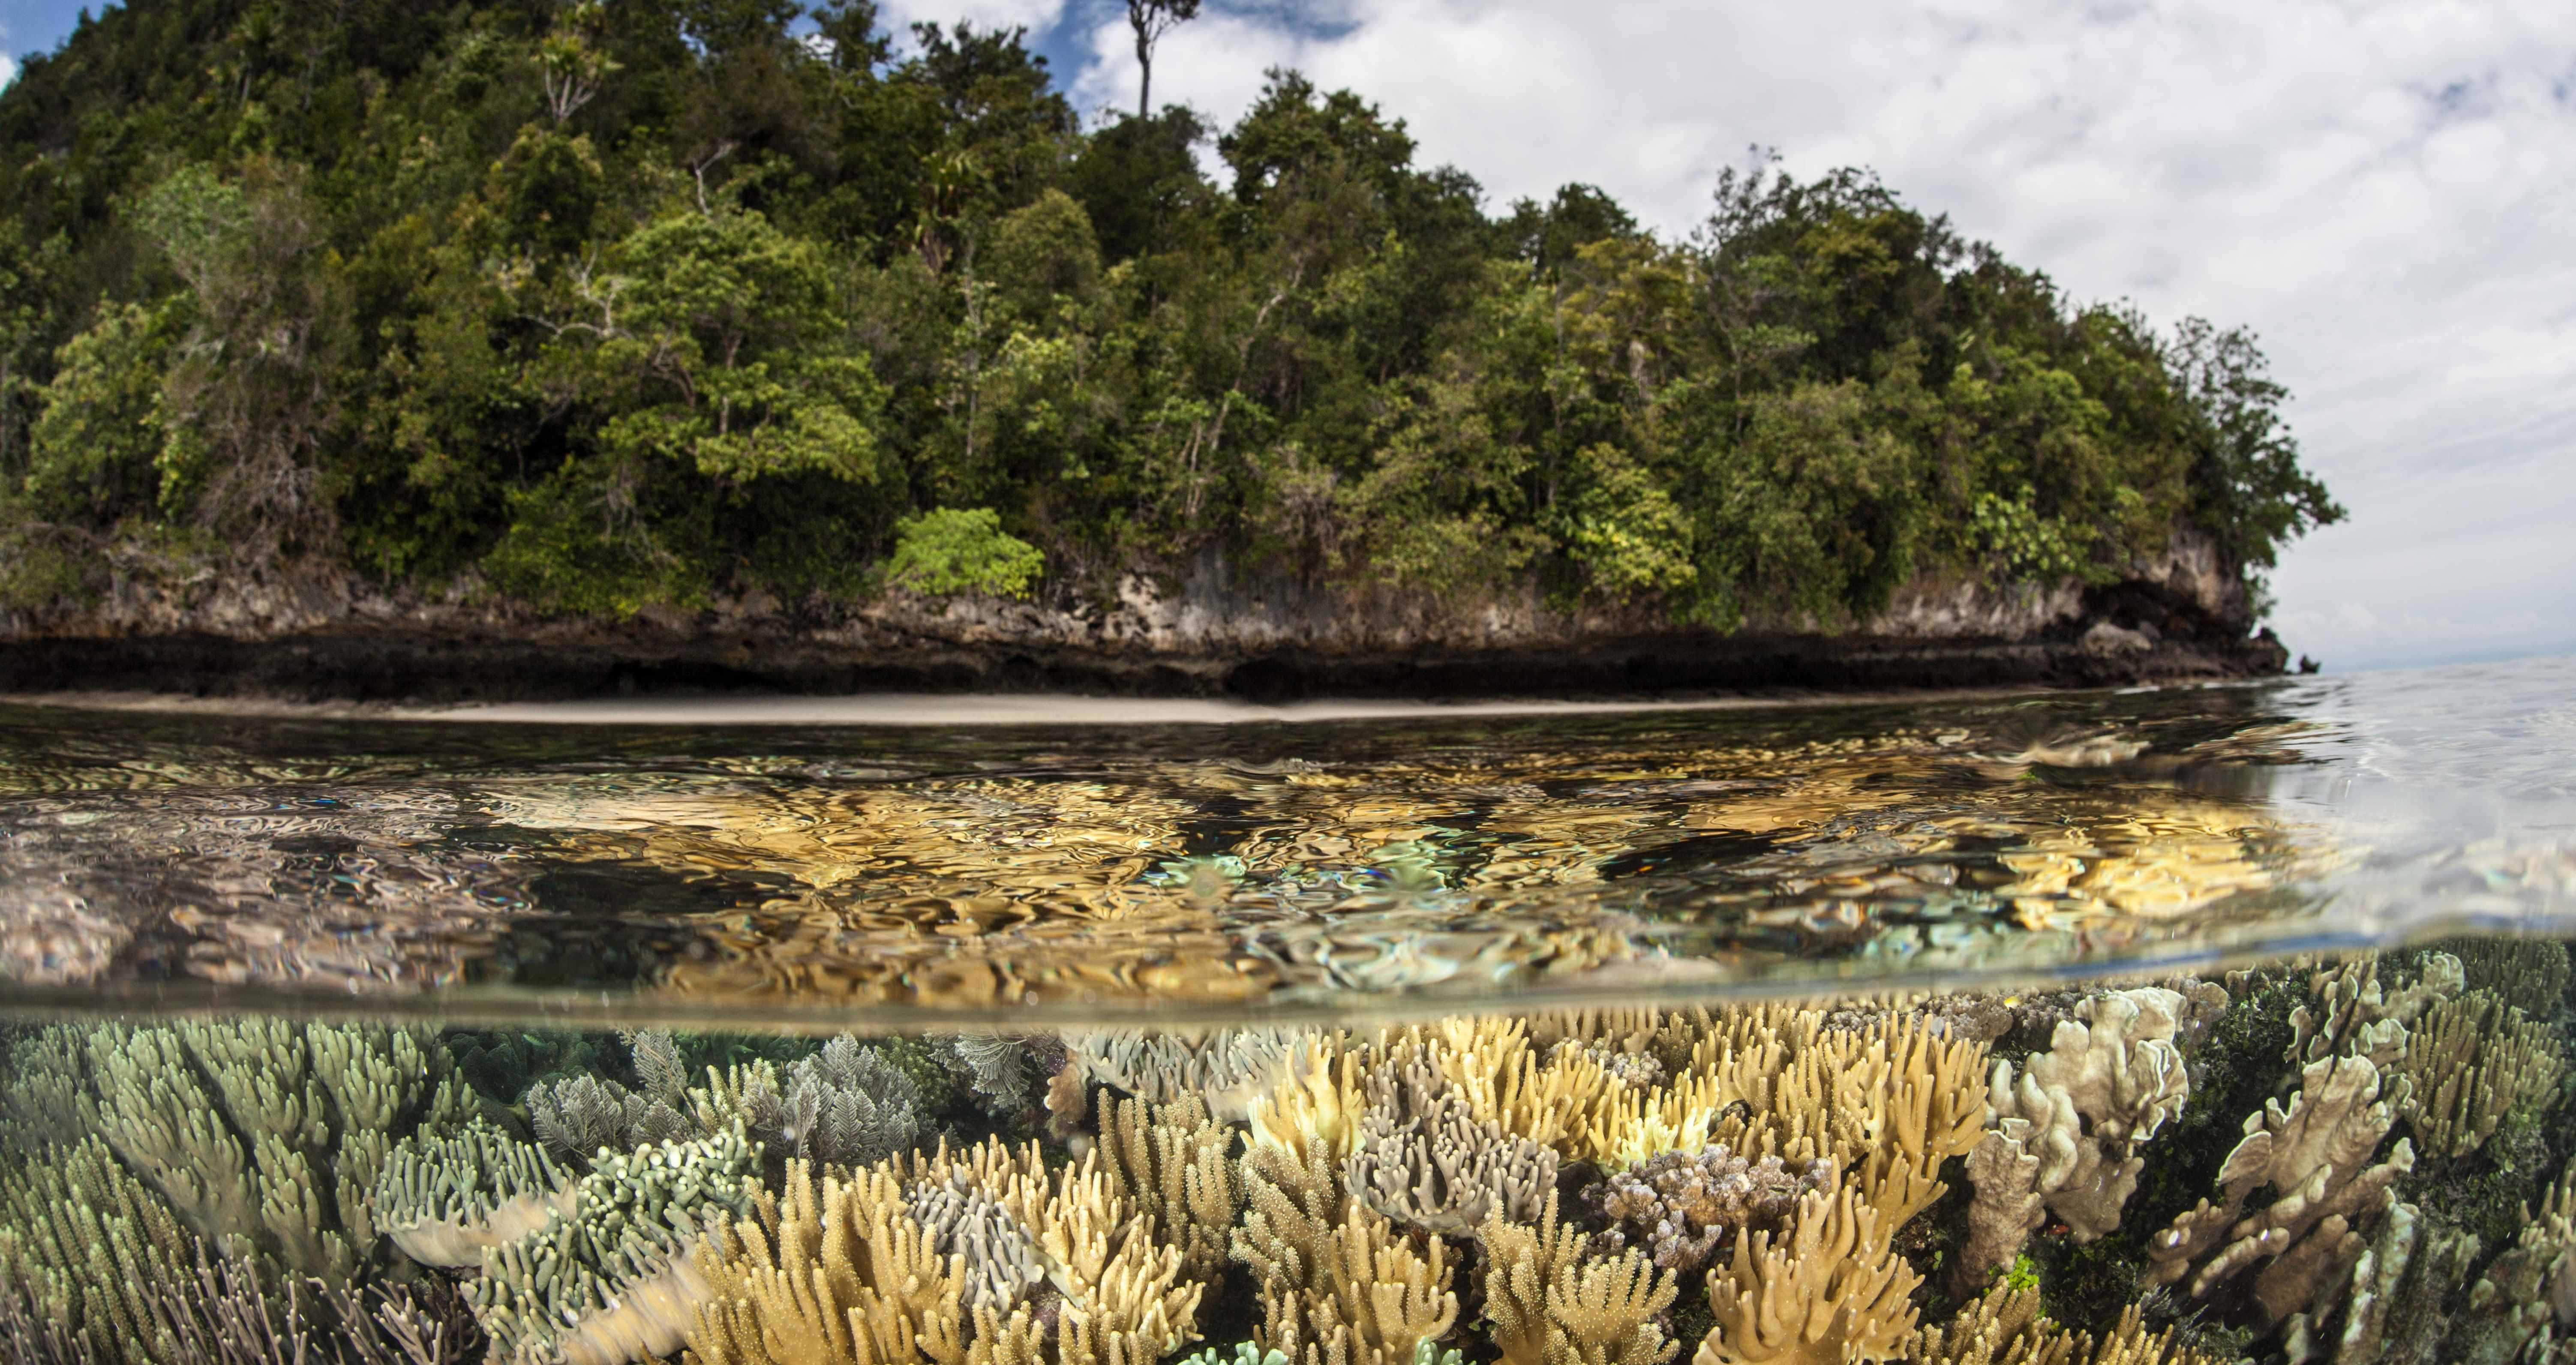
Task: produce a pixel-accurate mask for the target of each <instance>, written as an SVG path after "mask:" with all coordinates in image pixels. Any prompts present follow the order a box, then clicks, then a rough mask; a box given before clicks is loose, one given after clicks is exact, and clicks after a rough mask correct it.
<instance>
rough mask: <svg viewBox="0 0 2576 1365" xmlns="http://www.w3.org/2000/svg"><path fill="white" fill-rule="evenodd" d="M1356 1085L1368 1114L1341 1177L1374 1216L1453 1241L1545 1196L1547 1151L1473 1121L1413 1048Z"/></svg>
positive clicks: (1549, 1166)
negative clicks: (1362, 1089)
mask: <svg viewBox="0 0 2576 1365" xmlns="http://www.w3.org/2000/svg"><path fill="white" fill-rule="evenodd" d="M1365 1085H1366V1089H1367V1092H1368V1097H1369V1107H1368V1112H1367V1113H1366V1114H1364V1115H1363V1116H1362V1117H1361V1119H1360V1133H1359V1141H1358V1144H1357V1146H1356V1147H1355V1148H1354V1149H1353V1151H1352V1153H1351V1156H1350V1159H1349V1161H1348V1162H1347V1163H1346V1166H1345V1176H1344V1178H1345V1181H1346V1183H1347V1185H1348V1187H1349V1190H1350V1192H1351V1194H1352V1195H1353V1196H1355V1197H1357V1198H1358V1199H1359V1200H1360V1201H1361V1202H1362V1203H1365V1204H1367V1205H1368V1206H1369V1207H1370V1208H1372V1209H1375V1210H1376V1211H1377V1212H1379V1213H1382V1214H1385V1215H1386V1216H1387V1217H1389V1218H1392V1219H1394V1220H1396V1221H1397V1222H1399V1223H1403V1224H1406V1225H1408V1226H1411V1227H1417V1228H1422V1229H1425V1230H1427V1231H1430V1232H1436V1233H1446V1234H1448V1235H1451V1236H1459V1237H1463V1236H1465V1235H1467V1234H1469V1233H1471V1232H1473V1231H1475V1230H1476V1229H1477V1228H1479V1227H1482V1226H1484V1224H1485V1221H1486V1219H1487V1218H1489V1217H1492V1216H1496V1215H1499V1216H1501V1217H1503V1218H1506V1219H1511V1220H1513V1221H1519V1222H1527V1221H1529V1220H1531V1219H1533V1218H1535V1217H1537V1216H1538V1210H1539V1205H1540V1202H1541V1201H1542V1200H1544V1199H1546V1198H1547V1197H1548V1196H1550V1195H1551V1194H1553V1193H1554V1192H1555V1190H1556V1152H1555V1150H1554V1149H1552V1148H1549V1147H1543V1146H1541V1145H1539V1144H1538V1143H1535V1142H1532V1141H1530V1140H1529V1139H1527V1138H1523V1137H1515V1136H1513V1135H1512V1134H1510V1133H1507V1132H1505V1131H1503V1128H1502V1125H1501V1124H1499V1123H1497V1122H1495V1121H1493V1120H1491V1119H1479V1118H1477V1117H1476V1116H1475V1114H1474V1113H1473V1112H1472V1109H1471V1107H1470V1105H1469V1103H1468V1101H1467V1098H1466V1096H1465V1095H1464V1094H1462V1093H1459V1091H1458V1090H1456V1089H1454V1088H1453V1087H1452V1086H1451V1085H1450V1083H1449V1078H1448V1077H1447V1076H1445V1075H1443V1074H1442V1073H1441V1070H1440V1068H1439V1066H1438V1064H1437V1063H1435V1062H1434V1061H1433V1060H1432V1054H1431V1053H1430V1052H1429V1051H1428V1050H1427V1049H1425V1048H1424V1047H1423V1046H1422V1045H1420V1044H1419V1043H1416V1042H1411V1041H1406V1042H1402V1043H1399V1044H1397V1045H1396V1046H1395V1047H1394V1048H1392V1049H1390V1050H1389V1055H1388V1056H1387V1057H1386V1059H1385V1060H1384V1061H1382V1062H1381V1063H1380V1064H1379V1065H1377V1066H1376V1067H1375V1068H1373V1069H1372V1070H1371V1071H1370V1072H1369V1076H1368V1080H1367V1081H1366V1083H1365Z"/></svg>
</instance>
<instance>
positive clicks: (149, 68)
mask: <svg viewBox="0 0 2576 1365" xmlns="http://www.w3.org/2000/svg"><path fill="white" fill-rule="evenodd" d="M291 16H292V17H291ZM906 51H907V53H908V55H904V56H900V57H898V56H896V55H895V49H894V47H893V46H892V45H891V44H890V42H889V41H888V40H887V38H886V37H885V36H884V35H882V34H880V33H878V32H877V31H876V26H875V15H874V12H873V9H872V7H870V6H868V5H866V4H863V3H859V4H852V3H837V4H827V5H823V6H820V7H817V8H816V9H814V10H813V11H812V12H810V13H808V12H805V11H804V9H803V7H801V6H798V5H795V4H789V3H778V2H777V0H688V3H648V2H647V0H612V2H611V3H604V4H603V3H592V2H590V0H584V2H583V3H574V4H558V3H544V2H541V0H516V2H515V3H480V4H461V5H457V6H453V7H449V8H445V9H437V10H432V9H428V8H424V7H404V6H395V5H388V4H381V3H352V4H348V5H343V6H338V7H335V8H334V9H333V10H331V11H330V12H329V13H328V14H304V13H302V12H291V11H290V10H289V9H287V8H286V7H283V6H279V5H275V4H270V3H247V2H246V0H150V2H146V3H137V4H133V5H129V6H127V7H125V8H122V9H115V10H109V11H107V12H106V13H105V14H103V15H102V16H100V17H99V18H97V19H95V20H92V21H89V22H88V23H87V24H86V25H85V26H84V27H83V28H82V29H81V30H80V31H78V32H77V33H76V34H75V35H74V36H73V37H72V38H71V39H70V40H69V41H68V42H66V44H65V45H64V46H63V48H62V49H61V50H60V51H58V52H56V53H54V54H52V55H50V56H46V57H40V58H32V59H30V60H29V61H28V63H27V64H26V67H25V70H24V71H23V72H22V73H21V74H20V76H19V78H18V80H17V81H16V82H15V83H14V84H13V85H12V86H11V87H9V88H8V89H7V90H6V91H5V92H0V204H5V205H6V206H7V207H6V209H5V210H0V213H5V217H0V282H5V285H6V288H5V291H0V299H5V304H0V684H6V685H11V686H58V685H65V684H69V683H78V682H89V683H92V684H93V685H118V684H124V685H131V684H132V683H134V682H137V681H146V680H150V679H154V678H157V679H159V680H160V681H161V682H162V683H163V684H164V685H177V686H199V687H203V686H214V687H224V688H232V687H245V686H248V687H258V686H263V685H272V686H273V685H282V686H289V687H302V688H308V689H310V688H317V687H318V688H321V689H323V690H337V691H361V692H364V691H372V690H384V689H387V688H396V687H402V686H406V685H408V686H413V687H419V686H422V685H424V684H426V685H428V686H430V687H431V688H433V690H434V689H436V688H439V687H443V686H446V685H447V683H446V682H445V681H441V679H442V678H444V679H447V680H455V679H464V678H468V677H473V676H484V677H487V678H488V677H489V676H492V675H494V673H495V670H499V671H500V672H502V673H508V674H509V676H511V677H512V678H513V679H515V681H513V682H510V683H507V684H501V686H503V687H504V688H505V689H506V690H517V691H520V692H525V693H544V692H549V691H557V692H559V691H564V690H583V689H585V688H587V687H590V686H593V685H597V684H598V683H600V682H602V681H603V680H609V679H625V680H638V679H640V680H644V681H651V680H653V678H654V677H656V676H664V677H669V678H672V679H675V680H691V679H695V680H701V681H707V680H713V681H723V680H733V681H751V682H762V683H766V684H770V685H786V686H813V687H832V686H856V685H866V684H868V683H871V682H874V683H879V684H884V683H896V684H913V685H919V684H941V683H946V684H956V685H993V684H997V683H998V684H1003V685H1011V684H1015V683H1019V684H1031V685H1043V684H1057V685H1079V686H1111V687H1119V688H1123V689H1126V690H1146V691H1192V690H1208V689H1211V688H1214V687H1217V686H1229V685H1230V686H1232V687H1234V688H1235V690H1238V691H1251V692H1255V693H1270V694H1277V693H1280V692H1283V691H1298V690H1309V689H1316V688H1325V689H1358V690H1381V691H1383V690H1397V691H1456V690H1479V689H1482V690H1494V689H1495V688H1496V687H1497V685H1498V684H1499V683H1501V682H1502V681H1503V680H1504V676H1505V674H1506V673H1509V674H1510V676H1511V677H1512V678H1514V679H1516V680H1517V681H1518V682H1519V683H1520V685H1522V686H1525V687H1548V686H1565V687H1598V686H1620V685H1625V686H1658V685H1665V686H1672V685H1679V686H1727V685H1778V684H1783V683H1791V684H1795V683H1806V684H1834V683H1844V684H1863V685H1890V684H1906V683H1945V682H1948V683H1958V682H2028V681H2106V680H2114V679H2118V680H2125V679H2128V678H2133V677H2141V676H2156V675H2160V674H2163V675H2171V674H2228V673H2244V672H2250V671H2260V670H2263V669H2266V668H2277V667H2279V663H2280V656H2279V651H2278V647H2277V646H2275V645H2272V644H2271V643H2270V642H2269V641H2268V639H2267V638H2265V639H2256V638H2249V632H2251V631H2252V630H2253V628H2254V626H2255V624H2256V622H2257V621H2258V620H2259V617H2260V615H2261V574H2262V572H2263V571H2264V569H2266V568H2267V567H2268V566H2269V565H2270V564H2271V563H2272V562H2273V559H2274V556H2275V554H2276V552H2277V550H2278V549H2279V547H2280V546H2281V545H2282V544H2284V543H2285V542H2286V541H2287V540H2289V539H2290V538H2292V537H2294V536H2296V535H2297V534H2299V533H2300V532H2302V531H2304V530H2306V529H2307V528H2309V527H2311V526H2313V525H2317V524H2321V523H2324V522H2329V521H2332V520H2334V519H2336V518H2337V517H2339V516H2340V515H2341V512H2340V509H2338V508H2337V507H2335V505H2334V504H2333V503H2332V502H2331V501H2330V500H2329V499H2328V497H2327V495H2326V493H2325V491H2324V489H2323V488H2322V487H2321V486H2319V485H2318V484H2317V483H2316V482H2315V481H2314V480H2313V479H2312V478H2310V477H2309V476H2308V475H2307V474H2306V473H2305V472H2304V471H2303V470H2302V469H2301V467H2300V465H2299V462H2298V456H2297V449H2296V446H2295V443H2294V442H2293V441H2292V440H2291V438H2290V436H2289V433H2288V431H2287V429H2286V427H2285V426H2284V425H2283V422H2282V419H2281V405H2282V403H2283V400H2284V398H2285V396H2286V395H2285V394H2284V392H2283V390H2282V389H2281V388H2280V387H2279V386H2278V385H2277V384H2275V383H2273V382H2272V381H2271V380H2270V379H2269V378H2268V376H2267V374H2266V371H2265V368H2264V363H2263V358H2262V356H2261V354H2260V352H2259V351H2258V350H2257V349H2256V348H2255V346H2254V344H2253V341H2252V339H2251V338H2250V337H2249V336H2247V335H2246V334H2244V333H2242V332H2234V331H2221V330H2219V329H2217V328H2215V327H2213V326H2211V325H2209V324H2206V323H2203V322H2199V321H2197V320H2191V321H2186V322H2184V323H2183V324H2181V325H2180V326H2179V327H2176V328H2174V329H2172V330H2171V331H2166V332H2159V331H2157V330H2154V329H2153V328H2151V327H2150V325H2149V324H2148V322H2147V321H2146V320H2145V319H2144V318H2143V317H2142V316H2140V315H2139V314H2138V313H2137V312H2136V311H2135V310H2133V309H2130V308H2126V307H2114V306H2077V305H2075V304H2072V303H2070V302H2069V301H2068V300H2067V299H2065V298H2064V297H2063V296H2062V295H2061V293H2060V292H2059V291H2058V290H2057V289H2056V287H2055V286H2054V285H2053V284H2052V283H2051V282H2050V281H2049V280H2048V278H2047V277H2046V276H2044V275H2042V274H2039V273H2036V272H2034V271H2031V270H2028V269H2025V268H2022V267H2018V266H2015V265H2012V264H2010V263H2008V262H2006V261H2004V260H2003V259H2001V257H2000V256H1999V255H1997V253H1996V252H1995V251H1994V250H1993V249H1991V248H1990V247H1987V246H1985V245H1983V244H1979V243H1972V242H1968V241H1966V240H1963V239H1962V238H1961V237H1960V236H1959V235H1958V234H1956V233H1955V232H1954V231H1952V230H1951V228H1950V227H1949V226H1948V225H1947V223H1946V222H1945V221H1944V220H1942V219H1939V218H1931V217H1926V216H1925V215H1923V214H1921V213H1919V212H1917V211H1915V210H1913V209H1910V208H1908V207H1907V206H1906V205H1905V204H1903V203H1902V202H1901V201H1900V200H1899V199H1898V198H1897V197H1896V196H1895V195H1894V194H1893V193H1891V192H1890V191H1888V190H1887V189H1885V188H1884V187H1882V186H1881V185H1880V184H1879V183H1878V182H1877V181H1876V180H1875V179H1874V178H1873V177H1871V176H1870V175H1868V174H1867V173H1865V172H1858V171H1841V172H1835V173H1832V174H1829V175H1826V176H1824V177H1822V178H1820V179H1817V180H1814V181H1811V182H1800V181H1797V180H1795V179H1793V178H1790V177H1787V176H1784V175H1781V174H1779V173H1777V172H1776V171H1775V170H1773V169H1772V168H1771V167H1770V166H1769V164H1768V163H1767V162H1766V161H1765V160H1763V159H1762V158H1760V157H1756V158H1755V159H1754V160H1753V161H1751V162H1750V163H1749V164H1748V166H1747V167H1746V168H1745V169H1743V170H1741V171H1736V172H1730V173H1729V174H1727V175H1726V176H1725V177H1723V178H1722V179H1721V181H1720V183H1719V185H1718V187H1717V192H1716V196H1715V201H1714V206H1713V210H1712V213H1711V215H1710V217H1709V218H1708V220H1707V221H1706V222H1705V224H1703V225H1702V227H1701V228H1700V229H1699V230H1698V231H1696V232H1695V233H1693V234H1692V235H1691V236H1690V237H1689V238H1688V239H1687V240H1682V241H1672V240H1665V239H1663V238H1659V237H1657V236H1655V235H1653V234H1650V233H1648V232H1645V231H1642V230H1641V229H1639V227H1638V226H1637V225H1636V223H1635V221H1634V220H1633V218H1632V217H1631V216H1630V215H1629V214H1628V213H1627V212H1626V211H1625V210H1624V209H1622V208H1621V207H1620V206H1619V205H1618V204H1617V203H1616V202H1614V201H1613V200H1612V199H1610V198H1609V197H1608V196H1607V195H1605V194H1603V193H1601V192H1600V191H1598V190H1596V189H1593V188H1591V187H1589V186H1585V185H1569V186H1566V187H1565V188H1564V189H1562V190H1560V191H1558V192H1557V193H1556V195H1555V196H1554V197H1553V198H1552V199H1551V200H1549V201H1548V202H1546V203H1539V202H1535V201H1530V200H1523V201H1519V202H1516V203H1514V204H1513V205H1512V206H1510V208H1509V210H1508V212H1506V213H1504V214H1503V215H1501V216H1499V217H1496V216H1489V215H1488V213H1487V212H1486V210H1485V207H1484V199H1483V195H1482V192H1481V190H1480V189H1479V188H1478V186H1477V185H1476V182H1475V181H1474V180H1473V179H1471V178H1470V177H1469V176H1468V175H1466V174H1465V173H1464V172H1462V171H1459V170H1457V169H1455V168H1451V167H1440V168H1436V169H1425V168H1421V167H1418V166H1416V165H1415V164H1414V161H1413V143H1412V140H1411V139H1410V137H1408V136H1407V134H1406V132H1405V129H1404V126H1403V124H1402V123H1401V121H1393V120H1388V119H1386V118H1383V117H1382V116H1381V115H1380V114H1379V113H1378V111H1377V109H1376V108H1375V107H1374V106H1372V105H1370V104H1369V103H1367V102H1365V101H1364V100H1362V99H1361V98H1360V97H1358V96H1356V95H1354V94H1351V93H1349V92H1332V93H1325V92H1321V91H1318V90H1317V89H1315V88H1314V87H1313V86H1312V85H1311V84H1310V83H1309V82H1307V81H1306V80H1305V79H1304V78H1303V77H1301V76H1299V75H1297V74H1296V73H1294V72H1285V71H1282V72H1274V73H1273V75H1272V77H1271V80H1270V83H1269V85H1268V86H1267V87H1266V89H1265V91H1264V92H1263V95H1262V97H1261V98H1260V99H1259V100H1258V101H1257V102H1256V103H1255V105H1254V106H1253V108H1252V109H1251V110H1250V111H1249V112H1247V113H1246V114H1245V115H1244V117H1243V118H1242V119H1241V120H1240V121H1239V122H1237V123H1236V124H1235V125H1234V126H1233V127H1232V128H1231V129H1227V130H1224V131H1223V132H1222V133H1221V134H1219V133H1218V131H1217V130H1215V129H1213V128H1211V127H1210V126H1209V125H1208V124H1207V123H1206V122H1205V121H1204V120H1203V119H1202V118H1201V117H1200V116H1198V115H1197V114H1195V113H1193V112H1192V111H1189V110H1187V109H1182V108H1178V107H1172V108H1166V109H1164V110H1163V111H1161V112H1160V113H1157V114H1152V115H1150V116H1148V117H1141V118H1126V117H1108V116H1104V119H1103V121H1101V122H1100V123H1099V124H1098V125H1097V126H1096V127H1094V128H1093V129H1091V130H1089V131H1085V130H1083V129H1082V128H1081V127H1080V126H1079V125H1078V123H1077V121H1076V119H1075V117H1074V114H1073V110H1072V107H1071V106H1070V105H1069V104H1068V103H1067V102H1066V100H1065V99H1064V97H1063V96H1062V95H1061V94H1060V93H1059V92H1057V91H1056V90H1054V89H1053V88H1052V85H1051V83H1050V77H1049V73H1048V72H1047V70H1046V66H1045V63H1044V61H1043V59H1041V58H1039V57H1037V56H1035V55H1033V54H1031V53H1030V52H1029V51H1028V50H1027V49H1026V48H1025V46H1024V45H1023V42H1022V40H1021V37H1020V35H1018V34H1017V33H1014V32H987V31H978V30H974V29H971V28H968V27H966V26H963V25H960V26H957V27H953V28H942V27H936V26H924V27H920V28H917V29H916V30H915V31H914V34H913V42H912V43H911V44H910V45H909V47H908V48H907V49H906ZM1211 139H1213V149H1214V151H1215V152H1216V154H1217V160H1218V162H1220V163H1221V176H1222V179H1221V180H1218V179H1211V178H1210V177H1209V175H1208V174H1207V173H1206V171H1205V168H1203V166H1202V163H1201V161H1200V159H1199V153H1200V150H1201V149H1202V148H1205V147H1207V146H1208V145H1209V143H1210V140H1211ZM514 660H515V661H516V662H515V663H514V662H513V661H514ZM442 661H443V662H442ZM1505 665H1509V666H1510V668H1509V669H1506V668H1505V667H1503V666H1505ZM514 669H515V670H516V671H515V672H514V671H512V670H514ZM656 669H659V670H661V673H660V674H655V673H654V670H656ZM1551 670H1553V671H1551ZM127 675H133V676H127ZM405 678H409V679H411V682H410V683H409V684H405V683H404V682H402V679H405ZM263 680H265V681H263ZM1461 684H1469V686H1463V687H1462V686H1461ZM485 690H487V691H488V690H489V688H488V686H487V687H486V689H485Z"/></svg>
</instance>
